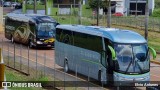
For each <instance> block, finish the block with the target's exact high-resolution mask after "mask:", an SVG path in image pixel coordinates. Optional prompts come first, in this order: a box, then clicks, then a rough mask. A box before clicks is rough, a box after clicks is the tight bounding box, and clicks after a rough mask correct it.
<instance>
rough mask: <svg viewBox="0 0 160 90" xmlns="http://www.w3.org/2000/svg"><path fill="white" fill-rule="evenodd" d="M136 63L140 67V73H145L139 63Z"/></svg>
mask: <svg viewBox="0 0 160 90" xmlns="http://www.w3.org/2000/svg"><path fill="white" fill-rule="evenodd" d="M135 62H136V63H137V65H138V67H139V69H140V72H141V73H143V70H142V68H141V66H140V65H139V63H138V62H137V61H135Z"/></svg>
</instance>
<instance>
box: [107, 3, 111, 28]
mask: <svg viewBox="0 0 160 90" xmlns="http://www.w3.org/2000/svg"><path fill="white" fill-rule="evenodd" d="M107 27H108V28H110V27H111V0H109V3H108V13H107Z"/></svg>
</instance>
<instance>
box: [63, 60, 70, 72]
mask: <svg viewBox="0 0 160 90" xmlns="http://www.w3.org/2000/svg"><path fill="white" fill-rule="evenodd" d="M64 71H65V72H66V73H67V72H68V71H69V68H68V61H67V60H65V63H64Z"/></svg>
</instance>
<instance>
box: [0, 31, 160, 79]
mask: <svg viewBox="0 0 160 90" xmlns="http://www.w3.org/2000/svg"><path fill="white" fill-rule="evenodd" d="M0 39H1V40H2V39H3V50H5V51H7V50H8V45H9V47H10V48H9V51H10V52H12V53H13V52H14V49H13V47H14V45H13V44H12V43H11V42H10V41H9V40H7V39H5V38H4V34H3V33H0ZM0 44H1V45H0V46H2V41H0ZM15 47H16V49H15V52H16V55H20V45H19V44H15ZM22 48H23V53H22V55H23V58H26V59H27V56H28V50H27V46H25V45H22ZM29 53H30V54H29V57H30V60H31V61H32V62H35V61H36V58H35V55H36V49H31V50H30V51H29ZM45 54H46V58H44V56H45ZM37 55H38V58H37V60H38V63H39V64H41V65H44V63H45V66H46V67H47V68H48V69H47V70H48V71H47V72H49V71H50V70H51V71H53V69H54V68H56V70H58V72H61V73H63V69H62V68H61V67H59V66H58V65H56V64H55V63H54V49H38V50H37ZM44 61H45V62H44ZM159 72H160V65H157V64H153V63H151V81H160V76H159V74H160V73H159ZM61 76H63V74H58V77H59V78H60V77H61ZM67 77H68V78H69V77H73V78H74V79H75V78H76V77H75V73H74V72H71V73H69V75H67ZM78 77H79V78H81V79H83V80H87V77H85V76H83V75H78ZM81 79H80V80H81ZM62 80H63V79H62ZM71 80H73V79H71Z"/></svg>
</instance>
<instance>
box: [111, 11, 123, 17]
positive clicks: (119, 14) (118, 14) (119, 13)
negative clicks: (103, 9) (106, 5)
mask: <svg viewBox="0 0 160 90" xmlns="http://www.w3.org/2000/svg"><path fill="white" fill-rule="evenodd" d="M113 16H123V14H122V13H121V12H116V13H114V14H113Z"/></svg>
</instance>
